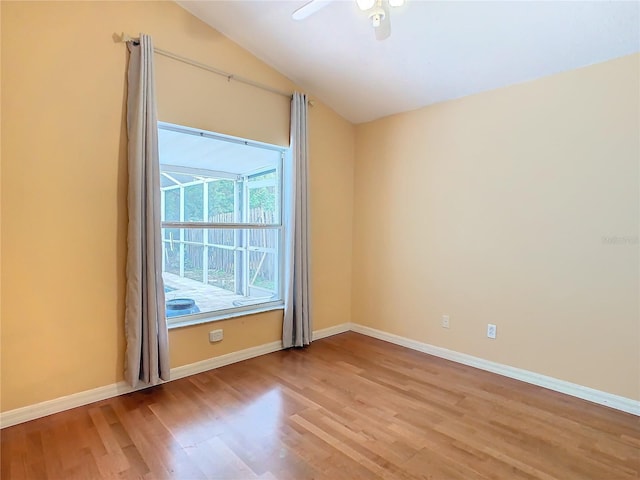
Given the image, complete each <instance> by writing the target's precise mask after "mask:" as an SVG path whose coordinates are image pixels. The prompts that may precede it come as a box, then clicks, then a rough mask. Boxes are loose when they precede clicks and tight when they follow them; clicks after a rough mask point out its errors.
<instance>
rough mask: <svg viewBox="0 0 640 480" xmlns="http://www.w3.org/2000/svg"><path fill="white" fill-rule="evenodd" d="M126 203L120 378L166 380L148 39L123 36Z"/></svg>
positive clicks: (135, 382)
mask: <svg viewBox="0 0 640 480" xmlns="http://www.w3.org/2000/svg"><path fill="white" fill-rule="evenodd" d="M127 46H128V48H129V66H128V72H127V81H128V93H127V136H128V170H129V189H128V200H127V204H128V209H129V226H128V233H127V269H126V272H127V285H126V304H125V335H126V340H127V350H126V355H125V369H124V373H125V380H126V381H127V382H128V383H129V384H130V385H132V386H134V387H135V386H136V385H138V383H140V382H143V383H145V384H148V385H155V384H157V383H160V382H161V381H162V380H169V346H168V344H169V340H168V339H169V334H168V330H167V321H166V317H165V298H164V285H163V282H162V239H161V224H160V163H159V160H158V118H157V109H156V100H155V83H154V68H153V42H152V40H151V37H150V36H148V35H140V39H139V41H130V42H127Z"/></svg>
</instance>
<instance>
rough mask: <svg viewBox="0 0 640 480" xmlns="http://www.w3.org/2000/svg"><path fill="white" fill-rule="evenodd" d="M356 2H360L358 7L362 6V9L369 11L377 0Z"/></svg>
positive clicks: (358, 0) (357, 0) (357, 1)
mask: <svg viewBox="0 0 640 480" xmlns="http://www.w3.org/2000/svg"><path fill="white" fill-rule="evenodd" d="M393 1H398V0H393ZM356 3H357V4H358V7H359V8H360V10H362V11H363V12H364V11H367V10H369V9H370V8H373V6H374V5H375V4H376V0H356Z"/></svg>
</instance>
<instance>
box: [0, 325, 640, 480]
mask: <svg viewBox="0 0 640 480" xmlns="http://www.w3.org/2000/svg"><path fill="white" fill-rule="evenodd" d="M1 440H2V462H1V463H2V469H1V474H2V478H3V479H19V478H28V479H40V478H43V479H44V478H50V479H72V478H77V479H91V478H123V479H129V478H144V479H156V478H173V479H185V480H189V479H200V478H216V479H217V478H220V479H296V480H298V479H311V478H314V479H331V480H334V479H349V480H352V479H359V478H362V479H366V478H386V479H409V478H423V479H446V480H454V479H464V480H471V479H508V480H511V479H514V480H516V479H543V480H551V479H558V480H572V479H594V480H596V479H597V480H613V479H631V478H638V477H639V472H640V419H639V418H638V417H635V416H633V415H629V414H625V413H622V412H618V411H615V410H611V409H608V408H606V407H601V406H598V405H594V404H591V403H589V402H586V401H582V400H578V399H575V398H572V397H568V396H565V395H562V394H559V393H556V392H552V391H549V390H545V389H542V388H539V387H535V386H532V385H528V384H525V383H521V382H518V381H515V380H511V379H508V378H504V377H500V376H498V375H494V374H491V373H488V372H484V371H481V370H476V369H474V368H471V367H466V366H463V365H459V364H455V363H452V362H448V361H446V360H442V359H439V358H435V357H430V356H428V355H425V354H422V353H419V352H414V351H412V350H408V349H405V348H402V347H398V346H396V345H392V344H389V343H385V342H382V341H379V340H375V339H372V338H369V337H365V336H362V335H359V334H356V333H352V332H350V333H345V334H341V335H336V336H334V337H329V338H326V339H323V340H320V341H317V342H314V343H313V344H312V345H311V346H310V347H309V348H307V349H305V350H302V351H300V350H292V351H283V352H277V353H273V354H270V355H266V356H263V357H259V358H255V359H252V360H248V361H245V362H242V363H238V364H235V365H230V366H227V367H223V368H220V369H217V370H212V371H209V372H205V373H201V374H198V375H194V376H192V377H188V378H183V379H181V380H177V381H174V382H171V383H168V384H165V385H162V386H159V387H154V388H151V389H148V390H144V391H140V392H136V393H132V394H129V395H124V396H121V397H118V398H113V399H109V400H104V401H101V402H98V403H94V404H91V405H87V406H85V407H80V408H76V409H74V410H70V411H67V412H62V413H59V414H56V415H52V416H50V417H46V418H42V419H39V420H34V421H32V422H28V423H25V424H22V425H17V426H14V427H10V428H6V429H4V430H2V433H1Z"/></svg>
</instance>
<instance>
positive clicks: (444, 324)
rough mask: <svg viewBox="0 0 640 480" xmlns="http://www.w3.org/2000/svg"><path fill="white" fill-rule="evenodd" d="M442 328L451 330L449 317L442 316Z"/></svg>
mask: <svg viewBox="0 0 640 480" xmlns="http://www.w3.org/2000/svg"><path fill="white" fill-rule="evenodd" d="M442 328H449V315H442Z"/></svg>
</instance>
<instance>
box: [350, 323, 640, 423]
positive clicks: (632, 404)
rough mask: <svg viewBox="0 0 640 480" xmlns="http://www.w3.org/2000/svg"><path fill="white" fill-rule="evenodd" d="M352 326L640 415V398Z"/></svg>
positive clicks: (441, 356)
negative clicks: (634, 398) (623, 395)
mask: <svg viewBox="0 0 640 480" xmlns="http://www.w3.org/2000/svg"><path fill="white" fill-rule="evenodd" d="M351 330H352V331H354V332H357V333H361V334H363V335H367V336H369V337H374V338H377V339H379V340H384V341H386V342H390V343H394V344H396V345H401V346H403V347H407V348H410V349H412V350H417V351H419V352H424V353H428V354H429V355H434V356H436V357H440V358H444V359H446V360H451V361H453V362H457V363H461V364H463V365H469V366H470V367H475V368H479V369H480V370H486V371H488V372H492V373H497V374H498V375H503V376H505V377H509V378H514V379H516V380H520V381H522V382H526V383H530V384H532V385H537V386H539V387H544V388H548V389H549V390H554V391H556V392H560V393H564V394H567V395H571V396H572V397H577V398H581V399H583V400H588V401H590V402H593V403H597V404H599V405H604V406H607V407H610V408H615V409H616V410H621V411H623V412H627V413H631V414H633V415H638V416H640V401H637V400H632V399H630V398H626V397H621V396H619V395H614V394H612V393H606V392H602V391H600V390H596V389H594V388H589V387H584V386H582V385H578V384H575V383H571V382H567V381H564V380H559V379H557V378H553V377H548V376H546V375H541V374H539V373H534V372H530V371H528V370H523V369H521V368H516V367H511V366H509V365H503V364H501V363H496V362H492V361H490V360H485V359H482V358H478V357H474V356H472V355H467V354H465V353H459V352H455V351H453V350H447V349H446V348H442V347H436V346H434V345H429V344H428V343H422V342H418V341H417V340H411V339H410V338H406V337H401V336H399V335H394V334H392V333H387V332H383V331H382V330H376V329H375V328H371V327H366V326H364V325H359V324H357V323H352V324H351Z"/></svg>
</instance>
